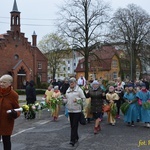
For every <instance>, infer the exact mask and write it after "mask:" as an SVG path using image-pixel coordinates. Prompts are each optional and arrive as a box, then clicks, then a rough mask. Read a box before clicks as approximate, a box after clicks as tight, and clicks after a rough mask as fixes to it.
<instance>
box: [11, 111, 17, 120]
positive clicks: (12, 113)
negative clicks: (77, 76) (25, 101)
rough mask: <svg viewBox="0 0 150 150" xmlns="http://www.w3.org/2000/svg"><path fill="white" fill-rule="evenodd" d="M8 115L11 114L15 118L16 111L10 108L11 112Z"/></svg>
mask: <svg viewBox="0 0 150 150" xmlns="http://www.w3.org/2000/svg"><path fill="white" fill-rule="evenodd" d="M10 116H11V117H12V118H14V119H16V118H17V112H16V111H15V110H14V109H12V110H11V113H10Z"/></svg>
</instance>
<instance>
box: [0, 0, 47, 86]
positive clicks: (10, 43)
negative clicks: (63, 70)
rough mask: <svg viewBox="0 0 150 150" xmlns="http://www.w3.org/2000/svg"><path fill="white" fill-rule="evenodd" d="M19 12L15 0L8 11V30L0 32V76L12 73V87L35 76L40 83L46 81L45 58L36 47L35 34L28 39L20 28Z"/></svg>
mask: <svg viewBox="0 0 150 150" xmlns="http://www.w3.org/2000/svg"><path fill="white" fill-rule="evenodd" d="M20 26H21V24H20V12H19V11H18V7H17V3H16V0H14V4H13V9H12V11H11V12H10V30H8V31H7V33H5V34H0V56H1V58H0V62H1V65H0V76H2V75H3V74H10V75H12V77H13V79H14V82H13V87H14V89H20V88H22V87H23V84H24V83H25V81H30V80H34V81H35V83H36V81H37V78H38V79H39V80H40V81H41V83H46V82H47V58H46V57H45V56H44V55H43V54H42V53H41V51H40V50H39V49H38V48H37V40H36V38H37V35H36V34H35V32H34V33H33V35H32V43H31V42H29V41H28V38H26V37H25V34H24V33H22V32H21V29H20Z"/></svg>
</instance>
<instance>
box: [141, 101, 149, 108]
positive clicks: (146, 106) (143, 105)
mask: <svg viewBox="0 0 150 150" xmlns="http://www.w3.org/2000/svg"><path fill="white" fill-rule="evenodd" d="M142 107H143V108H144V109H146V110H150V100H148V101H147V102H144V103H142Z"/></svg>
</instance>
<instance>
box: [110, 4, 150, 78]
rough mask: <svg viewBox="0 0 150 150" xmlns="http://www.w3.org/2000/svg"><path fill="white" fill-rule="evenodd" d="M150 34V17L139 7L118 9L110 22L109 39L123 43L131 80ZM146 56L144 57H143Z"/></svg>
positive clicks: (132, 6) (134, 75)
mask: <svg viewBox="0 0 150 150" xmlns="http://www.w3.org/2000/svg"><path fill="white" fill-rule="evenodd" d="M149 34H150V16H149V14H148V13H146V12H145V11H144V10H143V9H142V8H141V7H138V6H137V5H135V4H130V5H128V6H127V8H120V9H118V10H117V11H116V12H115V13H114V16H113V18H112V21H111V22H110V37H111V40H113V41H115V42H120V43H124V44H125V47H126V49H127V53H128V55H129V56H130V63H131V65H130V66H131V68H130V69H131V79H132V80H133V79H135V78H136V65H137V61H136V60H137V59H139V60H140V58H139V56H141V55H139V54H142V53H143V52H144V53H146V50H145V51H144V47H143V46H144V45H146V42H147V40H148V39H147V38H148V35H149ZM145 56H146V55H145Z"/></svg>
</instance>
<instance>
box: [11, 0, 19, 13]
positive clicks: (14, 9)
mask: <svg viewBox="0 0 150 150" xmlns="http://www.w3.org/2000/svg"><path fill="white" fill-rule="evenodd" d="M11 12H19V11H18V7H17V2H16V0H14V5H13V9H12V11H11Z"/></svg>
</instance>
